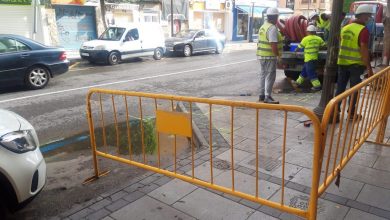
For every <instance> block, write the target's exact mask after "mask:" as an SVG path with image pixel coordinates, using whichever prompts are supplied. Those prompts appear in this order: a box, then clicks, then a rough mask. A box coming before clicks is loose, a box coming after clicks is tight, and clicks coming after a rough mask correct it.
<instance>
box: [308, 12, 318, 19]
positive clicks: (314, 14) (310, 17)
mask: <svg viewBox="0 0 390 220" xmlns="http://www.w3.org/2000/svg"><path fill="white" fill-rule="evenodd" d="M314 16H319V15H318V13H317V12H315V11H312V12H310V14H309V19H310V20H311V19H312V18H313V17H314Z"/></svg>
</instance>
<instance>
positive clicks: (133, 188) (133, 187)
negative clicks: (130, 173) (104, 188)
mask: <svg viewBox="0 0 390 220" xmlns="http://www.w3.org/2000/svg"><path fill="white" fill-rule="evenodd" d="M142 187H144V185H143V184H141V183H134V184H133V185H130V186H128V187H126V188H124V189H123V190H124V191H126V192H128V193H131V192H134V191H136V190H138V189H140V188H142Z"/></svg>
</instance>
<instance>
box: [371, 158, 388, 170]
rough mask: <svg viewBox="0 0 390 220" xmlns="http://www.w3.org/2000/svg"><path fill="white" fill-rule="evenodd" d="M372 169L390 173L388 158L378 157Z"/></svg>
mask: <svg viewBox="0 0 390 220" xmlns="http://www.w3.org/2000/svg"><path fill="white" fill-rule="evenodd" d="M374 168H375V169H379V170H384V171H387V172H390V156H386V157H383V156H379V157H378V159H377V160H376V162H375V164H374Z"/></svg>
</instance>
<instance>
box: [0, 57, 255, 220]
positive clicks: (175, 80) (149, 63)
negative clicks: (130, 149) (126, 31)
mask: <svg viewBox="0 0 390 220" xmlns="http://www.w3.org/2000/svg"><path fill="white" fill-rule="evenodd" d="M258 69H259V64H258V62H257V61H256V57H255V54H254V50H239V51H231V52H229V51H225V52H224V53H223V54H220V55H216V54H202V55H196V56H192V57H188V58H184V57H167V58H164V59H162V60H160V61H155V60H153V59H152V58H142V59H135V60H132V61H128V62H125V63H122V64H119V65H116V66H105V65H98V66H96V65H95V66H94V65H90V64H88V63H85V62H81V63H79V64H76V65H75V66H73V67H72V69H71V70H70V71H69V72H68V73H66V74H64V75H62V76H59V77H56V78H54V79H52V80H51V82H50V83H49V85H48V87H47V88H45V89H42V90H36V91H28V90H24V89H22V88H10V89H3V90H0V106H1V108H4V109H9V110H12V111H14V112H17V113H18V114H20V115H21V116H23V117H24V118H26V119H27V120H28V121H30V123H31V124H32V125H33V126H34V127H35V129H36V131H37V133H38V136H39V138H40V142H41V144H46V143H50V142H54V141H56V140H60V139H63V138H69V137H72V136H80V135H82V134H87V132H88V123H87V118H86V101H85V100H86V94H87V91H88V89H89V88H93V87H99V88H106V89H119V90H128V91H142V92H151V93H163V94H173V95H185V96H196V97H211V96H216V95H220V96H235V95H237V96H239V95H242V94H245V95H246V94H251V93H252V94H257V90H258V78H257V72H258ZM88 147H89V141H88V139H87V140H84V141H82V142H77V143H74V144H70V145H66V146H64V147H63V148H60V149H57V150H56V151H54V152H50V153H48V154H45V155H44V156H45V160H46V163H47V182H46V186H45V188H44V189H43V191H42V192H41V193H40V194H39V195H38V196H37V197H36V198H35V199H34V200H33V201H32V202H31V203H30V204H29V205H28V206H27V207H25V208H24V209H22V210H20V211H19V212H17V213H16V214H14V215H12V218H11V219H46V218H50V217H53V216H58V215H59V214H61V213H63V212H64V211H66V210H69V209H71V208H72V207H74V206H75V205H76V206H77V204H82V203H84V202H86V201H89V200H90V199H93V198H95V197H96V196H98V195H99V194H101V193H105V192H109V191H112V190H115V188H117V187H118V186H120V185H121V184H126V181H127V180H131V179H132V178H134V177H136V176H139V175H142V174H143V173H145V171H144V170H141V169H137V168H134V167H129V166H125V165H120V164H118V163H115V164H114V162H112V161H107V160H104V161H100V163H101V165H102V166H104V167H111V168H110V169H111V174H109V176H107V177H105V178H100V179H99V180H98V181H96V182H94V183H92V184H89V185H83V184H82V182H83V180H85V179H86V178H87V177H89V176H91V175H92V173H93V169H92V167H93V166H92V162H91V152H90V150H89V149H88Z"/></svg>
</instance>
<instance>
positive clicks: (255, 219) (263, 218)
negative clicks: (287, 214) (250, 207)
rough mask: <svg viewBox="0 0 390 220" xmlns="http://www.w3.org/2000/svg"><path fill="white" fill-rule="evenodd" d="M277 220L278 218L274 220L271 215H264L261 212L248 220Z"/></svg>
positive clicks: (255, 213) (256, 212)
mask: <svg viewBox="0 0 390 220" xmlns="http://www.w3.org/2000/svg"><path fill="white" fill-rule="evenodd" d="M259 219H261V220H277V218H274V217H272V216H270V215H267V214H264V213H262V212H259V211H255V212H254V213H253V214H252V215H251V216H249V218H248V219H247V220H259Z"/></svg>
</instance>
